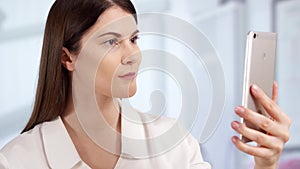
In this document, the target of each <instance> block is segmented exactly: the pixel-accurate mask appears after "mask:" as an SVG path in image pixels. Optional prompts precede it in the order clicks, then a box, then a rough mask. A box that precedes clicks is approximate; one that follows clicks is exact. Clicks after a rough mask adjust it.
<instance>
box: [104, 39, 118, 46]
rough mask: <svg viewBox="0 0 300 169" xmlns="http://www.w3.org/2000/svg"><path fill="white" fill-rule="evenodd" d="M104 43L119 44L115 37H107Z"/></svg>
mask: <svg viewBox="0 0 300 169" xmlns="http://www.w3.org/2000/svg"><path fill="white" fill-rule="evenodd" d="M104 43H105V44H107V45H109V46H116V45H118V44H119V42H118V40H117V39H109V40H107V41H105V42H104Z"/></svg>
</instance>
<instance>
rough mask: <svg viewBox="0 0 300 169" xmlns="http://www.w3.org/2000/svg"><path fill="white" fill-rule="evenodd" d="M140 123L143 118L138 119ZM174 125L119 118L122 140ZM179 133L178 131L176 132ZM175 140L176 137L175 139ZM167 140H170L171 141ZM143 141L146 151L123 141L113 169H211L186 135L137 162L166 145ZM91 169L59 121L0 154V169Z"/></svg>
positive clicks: (23, 136) (46, 124)
mask: <svg viewBox="0 0 300 169" xmlns="http://www.w3.org/2000/svg"><path fill="white" fill-rule="evenodd" d="M140 116H141V119H144V117H146V116H147V115H146V116H145V115H140ZM173 124H174V120H172V119H170V118H161V119H160V120H158V121H157V122H155V123H153V124H151V125H150V126H145V124H139V125H138V124H136V123H132V122H131V121H129V120H126V118H123V116H122V118H121V125H122V137H123V135H124V136H127V137H131V136H133V137H136V138H142V137H146V135H147V137H148V138H149V136H150V137H153V136H157V135H159V133H160V132H162V131H164V130H166V129H168V128H169V127H170V126H172V125H173ZM178 132H179V130H178ZM174 138H175V139H176V138H178V137H174ZM174 138H169V139H174ZM147 140H149V139H145V144H144V145H145V147H143V148H140V147H137V146H136V145H132V144H131V143H130V142H128V141H123V140H122V152H121V156H120V158H119V160H118V162H117V164H116V166H115V169H210V168H211V166H210V165H209V164H208V163H207V162H204V161H203V158H202V155H201V152H200V147H199V144H198V142H197V140H196V139H195V138H194V137H193V136H192V135H191V134H187V135H186V136H185V137H184V138H183V139H181V140H180V141H179V142H178V144H176V145H174V146H173V147H172V148H171V149H169V150H168V151H165V152H164V153H161V154H159V155H157V156H154V157H151V158H138V157H137V154H138V153H137V152H139V151H137V150H139V149H143V150H145V151H146V152H150V151H152V152H153V147H156V148H157V147H159V146H161V145H164V144H165V143H167V142H169V141H170V140H168V139H166V140H165V142H164V141H162V143H159V144H156V145H149V144H150V142H148V141H147ZM50 168H51V169H90V167H89V166H88V165H87V164H85V163H84V161H82V160H81V158H80V156H79V154H78V152H77V151H76V148H75V146H74V144H73V142H72V140H71V138H70V136H69V134H68V132H67V130H66V128H65V126H64V123H63V122H62V120H61V118H60V117H58V118H57V119H55V120H53V121H50V122H44V123H42V124H39V125H37V126H35V127H34V128H33V129H32V130H30V131H28V132H25V133H23V134H21V135H19V136H18V137H16V138H15V139H14V140H12V141H11V142H10V143H8V144H7V145H6V146H5V147H4V148H3V149H2V150H0V169H50Z"/></svg>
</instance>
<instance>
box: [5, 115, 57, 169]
mask: <svg viewBox="0 0 300 169" xmlns="http://www.w3.org/2000/svg"><path fill="white" fill-rule="evenodd" d="M51 123H53V121H51V122H44V123H41V124H39V125H36V126H35V127H34V128H33V129H31V130H29V131H27V132H24V133H22V134H20V135H18V136H17V137H16V138H14V139H13V140H12V141H10V142H9V143H8V144H6V145H5V146H4V147H3V148H2V149H1V150H0V168H1V167H3V165H4V166H6V168H26V167H27V168H28V167H29V168H30V167H32V165H33V164H32V161H33V160H34V161H36V162H35V164H34V166H38V167H45V166H44V163H43V161H46V158H45V153H44V152H45V150H44V146H43V144H44V143H43V135H42V128H43V127H44V126H47V124H51ZM8 164H9V167H7V166H8ZM1 165H2V166H1ZM4 168H5V167H4Z"/></svg>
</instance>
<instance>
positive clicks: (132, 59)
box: [122, 41, 141, 65]
mask: <svg viewBox="0 0 300 169" xmlns="http://www.w3.org/2000/svg"><path fill="white" fill-rule="evenodd" d="M122 48H123V49H122V55H123V56H122V64H123V65H133V64H136V63H139V62H140V60H141V52H140V49H139V47H138V45H137V44H132V43H131V42H130V41H129V42H128V41H126V42H123V44H122Z"/></svg>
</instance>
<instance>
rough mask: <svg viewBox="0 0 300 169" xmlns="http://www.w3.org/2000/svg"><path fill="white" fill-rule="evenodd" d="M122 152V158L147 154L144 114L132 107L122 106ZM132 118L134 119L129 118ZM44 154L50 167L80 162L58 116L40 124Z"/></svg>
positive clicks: (63, 166) (69, 165) (62, 166)
mask: <svg viewBox="0 0 300 169" xmlns="http://www.w3.org/2000/svg"><path fill="white" fill-rule="evenodd" d="M122 112H123V113H122V116H121V117H122V118H121V129H122V150H121V151H122V152H121V153H122V154H121V157H124V158H132V159H136V158H141V157H142V158H143V155H145V156H146V155H147V154H148V146H147V143H146V141H145V140H146V139H145V138H146V132H145V126H144V125H145V124H144V120H145V116H143V115H142V113H139V112H137V111H136V110H134V109H128V108H127V107H126V106H124V107H122ZM124 112H126V113H124ZM131 119H134V120H131ZM41 135H42V139H43V144H44V149H45V154H46V156H47V159H48V162H49V165H50V166H51V168H72V167H74V166H75V165H76V164H78V163H79V162H82V160H81V158H80V156H79V154H78V152H77V150H76V148H75V146H74V144H73V142H72V140H71V138H70V136H69V134H68V132H67V129H66V128H65V125H64V124H63V122H62V120H61V118H60V117H58V118H57V119H55V120H53V121H51V122H45V123H43V124H42V126H41ZM136 147H140V148H138V149H137V148H136Z"/></svg>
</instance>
